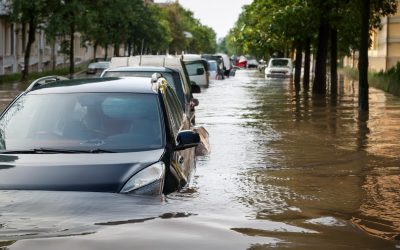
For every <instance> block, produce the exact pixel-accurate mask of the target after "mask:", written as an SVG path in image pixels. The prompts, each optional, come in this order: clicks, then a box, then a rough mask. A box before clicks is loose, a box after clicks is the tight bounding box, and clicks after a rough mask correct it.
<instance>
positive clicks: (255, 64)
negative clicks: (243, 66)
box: [247, 59, 259, 69]
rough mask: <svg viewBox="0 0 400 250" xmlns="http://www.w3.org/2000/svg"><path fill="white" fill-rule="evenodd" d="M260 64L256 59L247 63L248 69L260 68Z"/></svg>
mask: <svg viewBox="0 0 400 250" xmlns="http://www.w3.org/2000/svg"><path fill="white" fill-rule="evenodd" d="M258 65H259V63H258V62H257V60H256V59H250V60H248V61H247V68H248V69H256V68H258Z"/></svg>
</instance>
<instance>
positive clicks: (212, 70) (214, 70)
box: [207, 60, 221, 80]
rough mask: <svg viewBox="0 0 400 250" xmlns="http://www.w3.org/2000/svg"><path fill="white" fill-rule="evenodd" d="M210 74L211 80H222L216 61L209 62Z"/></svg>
mask: <svg viewBox="0 0 400 250" xmlns="http://www.w3.org/2000/svg"><path fill="white" fill-rule="evenodd" d="M207 63H208V74H209V78H210V79H212V80H216V79H218V80H219V79H220V78H221V75H219V74H218V64H217V61H215V60H208V61H207Z"/></svg>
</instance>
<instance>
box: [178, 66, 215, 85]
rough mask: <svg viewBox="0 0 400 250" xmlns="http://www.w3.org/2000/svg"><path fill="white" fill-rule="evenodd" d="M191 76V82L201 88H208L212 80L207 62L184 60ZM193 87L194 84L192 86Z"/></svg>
mask: <svg viewBox="0 0 400 250" xmlns="http://www.w3.org/2000/svg"><path fill="white" fill-rule="evenodd" d="M183 62H184V64H185V67H186V70H187V72H188V74H189V79H190V82H194V83H195V84H194V85H198V86H200V87H208V85H209V83H210V80H209V75H208V65H207V61H206V60H202V59H200V60H183ZM192 85H193V84H192Z"/></svg>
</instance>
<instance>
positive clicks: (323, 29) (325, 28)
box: [313, 16, 329, 95]
mask: <svg viewBox="0 0 400 250" xmlns="http://www.w3.org/2000/svg"><path fill="white" fill-rule="evenodd" d="M328 42H329V23H328V20H327V19H326V17H324V16H322V17H321V19H320V24H319V30H318V45H317V58H316V65H315V78H314V84H313V93H315V94H320V95H325V94H326V59H327V56H328Z"/></svg>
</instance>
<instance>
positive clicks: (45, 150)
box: [0, 148, 115, 154]
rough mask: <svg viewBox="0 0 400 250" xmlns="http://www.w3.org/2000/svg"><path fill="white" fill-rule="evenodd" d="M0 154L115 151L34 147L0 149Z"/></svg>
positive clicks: (106, 151)
mask: <svg viewBox="0 0 400 250" xmlns="http://www.w3.org/2000/svg"><path fill="white" fill-rule="evenodd" d="M0 153H1V154H45V153H54V154H57V153H60V154H84V153H90V154H97V153H115V152H114V151H110V150H106V149H101V148H93V149H88V150H82V149H78V150H76V149H59V148H34V149H27V150H1V151H0Z"/></svg>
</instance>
